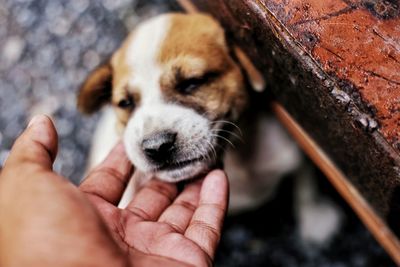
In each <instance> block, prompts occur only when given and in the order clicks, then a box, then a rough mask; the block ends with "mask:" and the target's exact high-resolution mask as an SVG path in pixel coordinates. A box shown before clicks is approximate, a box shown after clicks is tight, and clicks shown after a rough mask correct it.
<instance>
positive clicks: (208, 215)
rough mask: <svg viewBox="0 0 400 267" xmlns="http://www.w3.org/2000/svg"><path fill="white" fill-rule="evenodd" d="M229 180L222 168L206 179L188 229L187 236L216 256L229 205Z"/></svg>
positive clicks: (212, 255)
mask: <svg viewBox="0 0 400 267" xmlns="http://www.w3.org/2000/svg"><path fill="white" fill-rule="evenodd" d="M228 191H229V186H228V180H227V177H226V175H225V173H224V172H223V171H221V170H216V171H212V172H211V173H209V174H208V175H207V176H206V178H205V179H204V182H203V186H202V189H201V192H200V200H199V206H198V208H197V209H196V211H195V212H194V215H193V218H192V220H191V222H190V224H189V226H188V228H187V229H186V232H185V236H186V237H187V238H188V239H190V240H192V241H193V242H195V243H196V244H197V245H198V246H200V247H201V248H202V249H203V250H204V252H206V253H207V254H208V255H209V256H210V258H211V259H213V258H214V254H215V250H216V248H217V245H218V242H219V239H220V235H221V230H222V224H223V220H224V217H225V214H226V210H227V207H228V195H229V194H228Z"/></svg>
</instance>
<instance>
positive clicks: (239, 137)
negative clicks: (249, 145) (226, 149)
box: [211, 129, 244, 144]
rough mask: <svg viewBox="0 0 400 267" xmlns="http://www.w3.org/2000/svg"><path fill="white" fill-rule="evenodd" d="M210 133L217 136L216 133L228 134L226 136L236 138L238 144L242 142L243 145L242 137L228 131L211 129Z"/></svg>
mask: <svg viewBox="0 0 400 267" xmlns="http://www.w3.org/2000/svg"><path fill="white" fill-rule="evenodd" d="M211 132H212V133H217V134H218V132H224V133H228V134H230V135H231V136H233V137H236V138H237V139H238V140H239V141H240V142H242V143H243V144H244V140H243V137H242V136H239V135H238V134H236V133H235V132H232V131H228V130H223V129H220V130H217V129H213V130H211Z"/></svg>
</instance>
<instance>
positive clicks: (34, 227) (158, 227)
mask: <svg viewBox="0 0 400 267" xmlns="http://www.w3.org/2000/svg"><path fill="white" fill-rule="evenodd" d="M56 154H57V133H56V130H55V128H54V125H53V123H52V122H51V120H50V119H49V118H48V117H46V116H37V117H35V118H34V119H33V120H32V121H31V123H30V124H29V126H28V128H27V129H26V130H25V131H24V132H23V133H22V134H21V136H20V137H19V138H18V139H17V140H16V142H15V144H14V146H13V148H12V150H11V152H10V155H9V157H8V159H7V160H6V162H5V165H4V168H3V169H2V171H1V173H0V266H7V267H8V266H10V267H13V266H34V267H36V266H40V267H46V266H60V267H63V266H85V267H90V266H100V267H101V266H107V267H108V266H165V267H166V266H211V265H212V260H213V258H214V253H215V250H216V247H217V244H218V241H219V238H220V233H221V228H222V223H223V219H224V216H225V213H226V209H227V203H228V182H227V178H226V176H225V174H224V173H223V172H222V171H220V170H215V171H212V172H211V173H209V174H208V175H207V176H206V177H205V178H204V179H200V180H198V181H194V182H191V183H189V184H187V185H186V186H185V188H184V189H183V191H182V192H181V193H178V191H177V188H176V186H175V185H174V184H169V183H165V182H161V181H158V180H156V179H153V180H151V181H150V182H148V183H147V184H146V185H145V186H144V187H143V188H142V189H141V190H140V191H139V192H138V193H137V194H136V196H135V197H134V199H133V200H132V202H131V203H130V204H129V205H128V207H127V208H126V209H119V208H117V206H116V205H117V203H118V201H119V199H120V198H121V196H122V193H123V191H124V189H125V186H126V184H127V182H128V180H129V178H130V177H131V172H132V169H131V168H132V167H131V164H130V162H129V160H128V159H127V157H126V154H125V151H124V148H123V146H122V145H121V144H119V145H117V146H116V147H115V148H114V149H113V151H112V152H111V153H110V155H109V156H108V157H107V159H106V160H105V161H104V162H103V163H101V164H100V165H99V166H98V167H97V168H95V169H94V170H93V171H92V172H91V173H89V174H88V176H87V178H86V179H85V180H84V181H83V183H82V184H81V185H80V186H79V188H77V187H76V186H74V185H73V184H71V183H70V182H69V181H68V180H67V179H66V178H64V177H62V176H60V175H58V174H57V173H55V172H54V171H53V170H52V165H53V162H54V159H55V157H56Z"/></svg>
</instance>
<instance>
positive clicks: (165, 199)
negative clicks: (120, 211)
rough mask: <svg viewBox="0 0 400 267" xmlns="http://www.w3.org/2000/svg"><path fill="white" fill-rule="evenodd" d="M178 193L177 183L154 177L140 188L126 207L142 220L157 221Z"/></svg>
mask: <svg viewBox="0 0 400 267" xmlns="http://www.w3.org/2000/svg"><path fill="white" fill-rule="evenodd" d="M177 193H178V190H177V188H176V185H175V184H171V183H166V182H162V181H159V180H156V179H153V180H150V181H149V182H148V183H147V184H146V185H145V186H144V187H143V188H142V189H140V191H139V192H138V193H137V195H136V196H135V197H134V199H133V200H132V201H131V203H129V205H128V206H127V208H126V209H127V210H129V211H130V212H132V213H133V215H135V216H136V218H137V219H138V220H140V221H156V220H157V219H158V217H160V215H161V213H162V212H163V211H164V210H165V209H166V208H167V207H168V206H169V205H171V203H172V201H174V199H175V197H176V195H177Z"/></svg>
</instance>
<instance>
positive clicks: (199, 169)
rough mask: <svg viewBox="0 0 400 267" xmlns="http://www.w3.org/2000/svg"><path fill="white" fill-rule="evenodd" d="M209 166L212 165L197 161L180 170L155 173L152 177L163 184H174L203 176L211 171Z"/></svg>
mask: <svg viewBox="0 0 400 267" xmlns="http://www.w3.org/2000/svg"><path fill="white" fill-rule="evenodd" d="M211 166H212V164H211V163H209V162H204V161H197V162H194V163H192V164H190V165H186V166H184V167H181V168H177V169H172V170H161V171H157V172H155V173H154V176H155V177H157V178H158V179H159V180H162V181H165V182H170V183H176V182H180V181H183V180H189V179H193V178H196V177H198V176H199V175H201V174H205V173H207V171H209V170H210V169H211Z"/></svg>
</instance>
